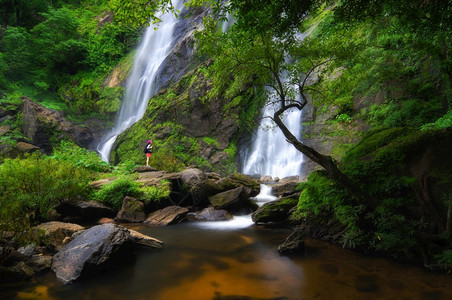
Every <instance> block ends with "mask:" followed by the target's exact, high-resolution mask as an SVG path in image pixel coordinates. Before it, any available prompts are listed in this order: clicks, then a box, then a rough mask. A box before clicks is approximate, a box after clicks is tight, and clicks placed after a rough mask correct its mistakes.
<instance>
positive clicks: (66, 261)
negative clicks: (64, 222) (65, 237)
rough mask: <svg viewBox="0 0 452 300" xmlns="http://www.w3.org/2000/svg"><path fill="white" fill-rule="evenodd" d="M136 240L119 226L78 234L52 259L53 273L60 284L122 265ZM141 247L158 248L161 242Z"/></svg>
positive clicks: (111, 225) (136, 238)
mask: <svg viewBox="0 0 452 300" xmlns="http://www.w3.org/2000/svg"><path fill="white" fill-rule="evenodd" d="M138 239H139V238H138V237H132V235H131V233H130V231H129V230H128V229H127V228H125V227H123V226H120V225H116V224H103V225H97V226H94V227H91V228H90V229H87V230H86V231H84V232H82V233H81V234H79V235H77V236H76V237H75V238H74V239H73V240H72V241H71V242H69V243H68V244H66V245H65V246H64V247H63V248H62V249H61V250H60V251H59V252H58V253H57V254H55V255H54V257H53V262H52V270H53V271H54V272H55V274H56V276H57V278H58V279H59V280H61V281H62V282H63V283H69V282H72V281H74V280H77V279H78V278H80V277H82V276H89V275H91V274H93V273H97V272H99V271H104V270H105V269H108V268H109V267H111V266H117V265H119V264H123V263H124V262H125V261H127V259H130V258H131V255H130V251H131V250H132V249H133V248H134V247H136V243H135V242H136V241H137V240H138ZM140 244H141V245H146V246H150V247H153V248H161V246H162V243H161V242H160V243H158V242H157V241H156V240H155V241H154V243H150V242H147V243H145V242H143V243H140Z"/></svg>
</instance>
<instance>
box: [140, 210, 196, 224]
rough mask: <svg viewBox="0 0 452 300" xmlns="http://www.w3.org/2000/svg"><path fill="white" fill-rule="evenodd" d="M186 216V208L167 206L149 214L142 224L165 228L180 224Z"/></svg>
mask: <svg viewBox="0 0 452 300" xmlns="http://www.w3.org/2000/svg"><path fill="white" fill-rule="evenodd" d="M187 214H188V208H186V207H180V206H168V207H165V208H163V209H160V210H157V211H155V212H153V213H151V214H150V215H149V216H148V217H147V219H146V220H145V221H144V222H143V223H144V224H147V225H152V226H166V225H169V224H176V223H179V222H181V221H182V220H183V219H184V218H185V216H186V215H187Z"/></svg>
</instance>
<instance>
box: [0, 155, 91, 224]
mask: <svg viewBox="0 0 452 300" xmlns="http://www.w3.org/2000/svg"><path fill="white" fill-rule="evenodd" d="M90 180H91V175H90V174H89V172H87V171H86V170H83V169H81V168H77V167H76V166H74V165H73V164H71V163H70V162H59V161H56V160H53V159H48V158H44V157H42V156H41V155H40V154H38V153H35V154H33V155H31V156H29V157H27V158H25V159H5V161H4V162H3V164H2V165H0V202H1V204H2V211H3V212H4V208H5V207H6V208H7V210H10V211H13V212H15V213H19V212H20V214H22V215H26V214H30V215H31V216H33V215H34V216H35V218H36V219H37V220H43V219H44V220H45V219H46V215H47V212H48V211H49V210H50V209H52V208H54V207H55V206H57V205H58V204H59V203H61V202H63V201H71V200H76V199H84V198H85V197H86V196H87V195H88V194H89V184H88V183H89V181H90Z"/></svg>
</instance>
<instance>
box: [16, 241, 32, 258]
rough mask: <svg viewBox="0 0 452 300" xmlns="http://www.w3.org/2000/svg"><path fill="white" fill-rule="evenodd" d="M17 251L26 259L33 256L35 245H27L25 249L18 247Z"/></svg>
mask: <svg viewBox="0 0 452 300" xmlns="http://www.w3.org/2000/svg"><path fill="white" fill-rule="evenodd" d="M17 251H18V252H20V253H22V254H23V255H25V256H26V257H31V256H32V255H33V252H34V251H35V245H33V244H28V245H27V246H25V247H20V248H19V249H17Z"/></svg>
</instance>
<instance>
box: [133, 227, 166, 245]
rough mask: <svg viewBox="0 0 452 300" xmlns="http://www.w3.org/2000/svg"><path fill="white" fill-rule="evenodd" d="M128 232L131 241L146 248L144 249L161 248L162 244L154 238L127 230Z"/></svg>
mask: <svg viewBox="0 0 452 300" xmlns="http://www.w3.org/2000/svg"><path fill="white" fill-rule="evenodd" d="M129 232H130V236H131V239H132V241H133V242H134V243H136V244H138V245H142V246H146V247H150V248H156V249H161V248H163V242H162V241H160V240H158V239H156V238H153V237H150V236H147V235H145V234H142V233H140V232H138V231H135V230H132V229H129Z"/></svg>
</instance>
